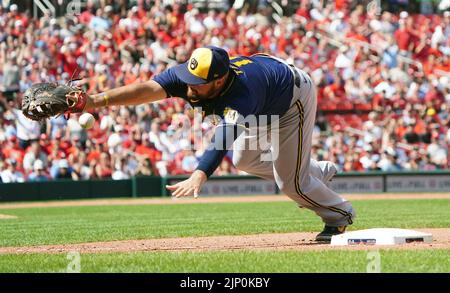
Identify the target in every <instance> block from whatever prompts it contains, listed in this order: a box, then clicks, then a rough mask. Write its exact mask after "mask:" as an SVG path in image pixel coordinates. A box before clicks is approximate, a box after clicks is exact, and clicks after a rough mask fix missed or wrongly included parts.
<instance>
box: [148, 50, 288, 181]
mask: <svg viewBox="0 0 450 293" xmlns="http://www.w3.org/2000/svg"><path fill="white" fill-rule="evenodd" d="M230 62H231V70H230V76H229V78H228V81H227V84H226V85H225V87H224V91H223V92H222V93H221V94H220V95H219V96H218V97H216V98H214V99H211V100H189V98H188V97H187V95H186V94H187V85H186V84H184V83H183V82H182V81H181V80H180V79H178V78H177V76H176V75H175V73H174V72H173V70H171V68H169V69H168V70H166V71H164V72H162V73H161V74H159V75H157V76H155V77H154V80H155V81H156V82H158V83H159V84H160V85H161V86H162V87H163V88H164V89H165V91H166V93H167V96H168V97H180V98H183V99H185V100H187V101H188V102H189V103H190V104H191V105H192V106H193V107H202V110H203V111H204V112H205V114H206V115H211V114H215V115H218V116H220V117H222V118H224V116H225V114H226V113H227V112H228V113H229V112H230V110H231V111H232V112H237V113H238V114H239V115H241V116H243V117H246V116H248V115H256V116H258V115H278V116H282V115H283V114H284V113H286V112H287V110H288V109H289V106H290V103H291V100H292V95H293V86H294V77H293V73H292V71H291V69H290V68H289V67H288V65H286V64H285V63H282V62H280V61H278V60H276V59H274V58H271V57H270V56H267V55H259V54H258V55H253V56H251V57H244V56H239V57H235V58H230ZM226 124H227V121H226V120H224V122H222V125H220V126H227V125H226ZM228 126H230V125H228ZM227 129H228V130H227ZM235 130H236V129H235V125H231V127H218V128H217V130H216V134H215V136H214V137H215V139H214V140H213V144H211V145H212V146H213V145H214V143H215V144H216V145H217V144H220V145H225V146H226V148H227V149H228V148H229V147H231V145H232V143H233V141H234V140H235V139H236V137H237V136H238V134H239V133H236V132H235ZM225 154H226V149H225V150H223V148H220V149H217V148H215V147H210V148H209V149H208V150H207V151H206V152H205V154H204V156H203V157H202V158H201V160H200V164H199V167H198V169H200V170H203V171H205V172H206V174H207V175H208V176H209V175H211V174H212V172H214V170H215V169H216V168H217V166H218V165H219V164H220V162H221V160H222V159H223V156H225Z"/></svg>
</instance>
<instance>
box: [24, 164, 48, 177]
mask: <svg viewBox="0 0 450 293" xmlns="http://www.w3.org/2000/svg"><path fill="white" fill-rule="evenodd" d="M48 180H49V176H48V175H47V173H46V172H45V170H44V163H43V162H42V161H41V160H36V161H34V164H33V172H31V173H30V175H28V181H32V182H38V181H48Z"/></svg>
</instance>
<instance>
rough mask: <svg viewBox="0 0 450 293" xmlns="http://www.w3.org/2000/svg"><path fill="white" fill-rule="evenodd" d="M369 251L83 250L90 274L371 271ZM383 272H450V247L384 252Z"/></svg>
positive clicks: (35, 263)
mask: <svg viewBox="0 0 450 293" xmlns="http://www.w3.org/2000/svg"><path fill="white" fill-rule="evenodd" d="M372 253H374V252H371V254H368V252H367V251H323V252H317V251H316V252H311V251H308V252H293V251H282V252H256V251H239V252H207V253H200V252H199V253H191V252H183V253H175V252H170V253H162V252H158V253H144V252H142V253H116V254H81V255H80V257H79V268H80V271H81V272H83V273H88V272H150V273H161V272H170V273H175V272H180V273H195V272H202V273H210V272H215V273H243V272H254V273H287V272H294V273H300V272H367V268H369V269H372V268H373V264H375V263H376V261H375V259H374V255H372ZM74 260H75V258H73V257H68V256H67V255H66V254H51V255H47V254H26V255H0V272H65V271H67V268H68V267H69V269H71V270H72V271H73V270H74V269H76V268H77V265H75V262H74ZM379 263H380V271H381V272H386V273H387V272H427V273H429V272H447V273H448V272H450V258H449V250H416V251H413V250H396V251H394V250H380V251H379Z"/></svg>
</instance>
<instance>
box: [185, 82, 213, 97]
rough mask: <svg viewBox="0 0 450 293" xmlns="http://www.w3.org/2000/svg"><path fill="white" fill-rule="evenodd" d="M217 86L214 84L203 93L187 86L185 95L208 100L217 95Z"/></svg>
mask: <svg viewBox="0 0 450 293" xmlns="http://www.w3.org/2000/svg"><path fill="white" fill-rule="evenodd" d="M217 94H218V88H217V86H216V85H215V84H213V86H212V87H211V88H210V89H209V90H208V91H207V92H205V93H202V94H200V93H198V92H197V91H195V90H193V89H192V88H190V87H188V91H187V96H188V98H189V99H190V100H210V99H213V98H215V97H216V96H217Z"/></svg>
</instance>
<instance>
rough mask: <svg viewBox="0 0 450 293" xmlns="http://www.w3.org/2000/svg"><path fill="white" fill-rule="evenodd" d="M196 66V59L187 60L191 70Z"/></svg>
mask: <svg viewBox="0 0 450 293" xmlns="http://www.w3.org/2000/svg"><path fill="white" fill-rule="evenodd" d="M197 66H198V62H197V60H195V58H191V61H190V62H189V68H190V69H191V70H195V68H197Z"/></svg>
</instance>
